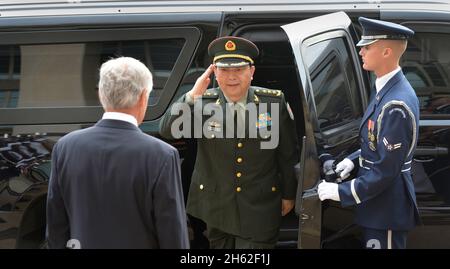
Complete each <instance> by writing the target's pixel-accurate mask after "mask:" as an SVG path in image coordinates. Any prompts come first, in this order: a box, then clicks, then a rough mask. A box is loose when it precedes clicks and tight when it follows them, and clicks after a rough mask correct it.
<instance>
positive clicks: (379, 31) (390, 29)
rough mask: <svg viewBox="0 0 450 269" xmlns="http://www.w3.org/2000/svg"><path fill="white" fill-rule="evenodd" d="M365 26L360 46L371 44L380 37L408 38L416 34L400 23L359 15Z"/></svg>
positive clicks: (361, 22)
mask: <svg viewBox="0 0 450 269" xmlns="http://www.w3.org/2000/svg"><path fill="white" fill-rule="evenodd" d="M358 20H359V23H360V24H361V26H362V28H363V34H362V36H361V40H360V41H359V42H358V44H356V46H358V47H362V46H367V45H370V44H372V43H374V42H376V41H377V40H380V39H393V40H406V39H408V38H410V37H412V36H413V35H414V31H413V30H411V29H409V28H408V27H405V26H403V25H400V24H396V23H392V22H388V21H380V20H374V19H368V18H364V17H359V19H358Z"/></svg>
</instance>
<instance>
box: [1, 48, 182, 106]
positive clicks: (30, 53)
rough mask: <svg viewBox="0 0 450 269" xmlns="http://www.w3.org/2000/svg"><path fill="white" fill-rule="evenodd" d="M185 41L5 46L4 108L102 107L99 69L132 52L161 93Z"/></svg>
mask: <svg viewBox="0 0 450 269" xmlns="http://www.w3.org/2000/svg"><path fill="white" fill-rule="evenodd" d="M184 42H185V40H183V39H160V40H137V41H109V42H89V43H70V44H42V45H41V44H39V45H7V46H0V107H1V108H32V107H80V106H82V107H83V106H100V103H99V101H98V97H97V84H98V74H97V73H98V70H99V69H100V66H101V64H102V63H104V62H105V61H107V60H108V59H110V58H114V57H118V56H129V57H134V58H136V59H139V60H140V61H141V62H143V63H144V64H146V65H147V66H148V67H149V69H150V70H151V71H152V74H153V81H154V87H153V91H152V92H151V94H150V99H149V105H154V104H156V103H157V102H158V99H159V96H160V95H161V92H162V91H163V89H164V86H165V84H166V82H167V79H168V78H169V76H170V74H171V72H172V69H173V66H174V64H175V62H176V60H177V58H178V56H179V55H180V52H181V49H182V48H183V45H184Z"/></svg>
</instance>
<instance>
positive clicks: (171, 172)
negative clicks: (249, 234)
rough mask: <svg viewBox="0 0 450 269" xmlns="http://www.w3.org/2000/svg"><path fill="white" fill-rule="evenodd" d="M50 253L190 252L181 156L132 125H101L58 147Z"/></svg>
mask: <svg viewBox="0 0 450 269" xmlns="http://www.w3.org/2000/svg"><path fill="white" fill-rule="evenodd" d="M47 238H48V243H49V247H50V248H64V247H66V244H67V242H68V240H70V239H73V240H71V242H72V243H71V244H72V245H73V246H75V247H81V248H188V247H189V241H188V234H187V223H186V213H185V207H184V199H183V192H182V186H181V177H180V160H179V156H178V152H177V150H176V149H175V148H173V147H171V146H170V145H168V144H166V143H164V142H162V141H160V140H158V139H156V138H153V137H151V136H149V135H146V134H144V133H143V132H142V131H141V130H140V129H139V128H137V127H136V126H134V125H132V124H131V123H128V122H125V121H119V120H101V121H99V122H98V123H97V124H96V125H95V126H93V127H90V128H87V129H84V130H78V131H75V132H72V133H70V134H68V135H66V136H64V137H63V138H61V139H60V140H59V141H58V142H57V144H56V145H55V147H54V148H53V155H52V173H51V178H50V182H49V190H48V198H47Z"/></svg>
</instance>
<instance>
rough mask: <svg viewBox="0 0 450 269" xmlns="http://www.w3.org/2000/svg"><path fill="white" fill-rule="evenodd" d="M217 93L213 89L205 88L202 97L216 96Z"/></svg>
mask: <svg viewBox="0 0 450 269" xmlns="http://www.w3.org/2000/svg"><path fill="white" fill-rule="evenodd" d="M218 96H219V94H218V93H217V92H216V91H214V90H207V91H206V92H205V93H203V96H202V98H217V97H218Z"/></svg>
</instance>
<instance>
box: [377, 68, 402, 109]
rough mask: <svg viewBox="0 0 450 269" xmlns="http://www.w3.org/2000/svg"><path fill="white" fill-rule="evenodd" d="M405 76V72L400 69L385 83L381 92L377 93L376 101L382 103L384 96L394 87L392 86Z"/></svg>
mask: <svg viewBox="0 0 450 269" xmlns="http://www.w3.org/2000/svg"><path fill="white" fill-rule="evenodd" d="M402 78H403V72H402V71H399V72H397V73H396V74H395V75H394V76H393V77H392V78H391V79H390V80H389V81H388V82H387V83H386V85H384V87H383V88H382V89H381V90H380V92H378V93H377V95H376V97H375V98H376V103H377V104H378V103H380V102H381V100H382V99H383V97H384V96H385V95H386V94H387V93H388V92H389V91H390V90H391V89H392V87H393V86H394V85H395V84H397V82H399V81H400V80H401V79H402Z"/></svg>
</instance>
